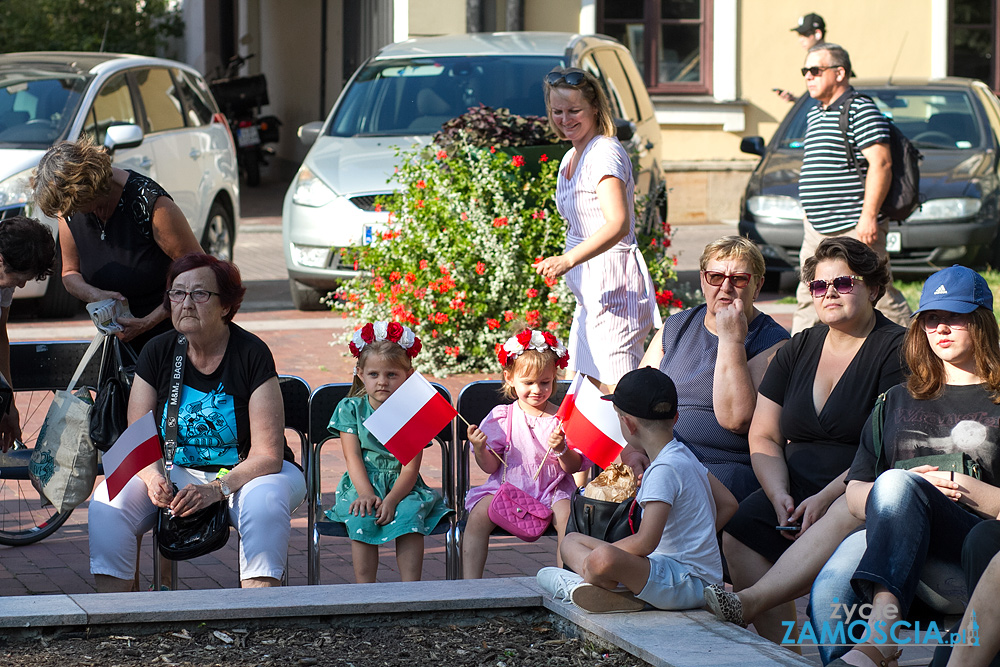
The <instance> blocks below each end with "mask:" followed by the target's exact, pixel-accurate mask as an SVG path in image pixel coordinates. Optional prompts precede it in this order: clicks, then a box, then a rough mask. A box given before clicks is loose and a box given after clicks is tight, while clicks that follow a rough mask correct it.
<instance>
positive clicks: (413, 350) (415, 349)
mask: <svg viewBox="0 0 1000 667" xmlns="http://www.w3.org/2000/svg"><path fill="white" fill-rule="evenodd" d="M422 347H423V345H421V343H420V339H419V338H414V339H413V345H411V346H410V349H409V350H407V351H406V353H407V354H408V355H410V359H412V358H413V357H415V356H417V353H418V352H420V348H422Z"/></svg>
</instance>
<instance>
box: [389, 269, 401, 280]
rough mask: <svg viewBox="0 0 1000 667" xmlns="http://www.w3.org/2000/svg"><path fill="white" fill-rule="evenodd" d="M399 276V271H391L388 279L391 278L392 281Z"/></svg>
mask: <svg viewBox="0 0 1000 667" xmlns="http://www.w3.org/2000/svg"><path fill="white" fill-rule="evenodd" d="M401 277H402V276H401V275H400V273H399V271H393V272H392V273H390V274H389V280H391V281H392V282H396V281H397V280H399V279H400V278H401Z"/></svg>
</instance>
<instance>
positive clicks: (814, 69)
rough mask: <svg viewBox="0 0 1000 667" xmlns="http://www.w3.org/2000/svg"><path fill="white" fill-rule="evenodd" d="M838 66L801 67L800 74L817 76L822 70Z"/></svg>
mask: <svg viewBox="0 0 1000 667" xmlns="http://www.w3.org/2000/svg"><path fill="white" fill-rule="evenodd" d="M838 67H841V65H831V66H829V67H803V68H802V76H805V75H806V74H812V75H813V76H819V75H820V74H821V73H822V72H825V71H826V70H828V69H837V68H838Z"/></svg>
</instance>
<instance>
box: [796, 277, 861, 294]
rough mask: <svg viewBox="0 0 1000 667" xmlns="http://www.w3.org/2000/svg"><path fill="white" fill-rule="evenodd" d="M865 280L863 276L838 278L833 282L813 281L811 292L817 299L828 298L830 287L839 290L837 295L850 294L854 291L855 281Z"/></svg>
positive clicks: (810, 286) (810, 287)
mask: <svg viewBox="0 0 1000 667" xmlns="http://www.w3.org/2000/svg"><path fill="white" fill-rule="evenodd" d="M855 280H864V278H862V277H861V276H837V277H836V278H834V279H833V280H829V281H828V280H812V281H810V282H809V291H810V292H811V293H812V295H813V296H814V297H816V298H819V297H821V296H826V293H827V291H828V290H829V289H830V285H833V289H835V290H837V294H850V293H852V292H853V291H854V281H855Z"/></svg>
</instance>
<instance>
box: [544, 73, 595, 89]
mask: <svg viewBox="0 0 1000 667" xmlns="http://www.w3.org/2000/svg"><path fill="white" fill-rule="evenodd" d="M586 80H587V76H586V75H585V74H584V73H583V72H581V71H579V70H573V71H571V72H555V71H553V72H549V73H548V74H546V75H545V83H547V84H549V85H550V86H554V85H556V84H559V83H566V84H567V85H570V86H579V85H580V84H581V83H584V82H585V81H586Z"/></svg>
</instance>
